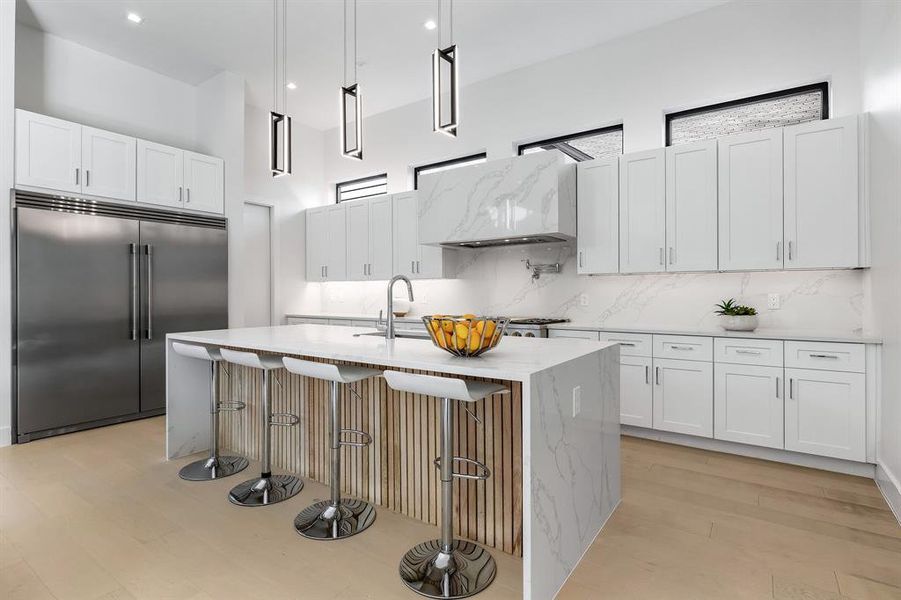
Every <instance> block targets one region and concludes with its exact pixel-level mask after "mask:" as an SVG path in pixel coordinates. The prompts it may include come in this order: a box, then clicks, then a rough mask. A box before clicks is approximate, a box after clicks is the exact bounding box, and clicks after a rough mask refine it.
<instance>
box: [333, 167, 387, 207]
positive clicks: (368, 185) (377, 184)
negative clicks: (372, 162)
mask: <svg viewBox="0 0 901 600" xmlns="http://www.w3.org/2000/svg"><path fill="white" fill-rule="evenodd" d="M387 193H388V174H387V173H382V174H381V175H372V176H371V177H363V178H361V179H351V180H350V181H342V182H340V183H337V184H335V199H336V201H337V202H346V201H347V200H359V199H361V198H370V197H372V196H381V195H382V194H387Z"/></svg>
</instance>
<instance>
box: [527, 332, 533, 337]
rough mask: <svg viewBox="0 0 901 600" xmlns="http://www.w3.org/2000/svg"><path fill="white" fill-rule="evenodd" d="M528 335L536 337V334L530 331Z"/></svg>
mask: <svg viewBox="0 0 901 600" xmlns="http://www.w3.org/2000/svg"><path fill="white" fill-rule="evenodd" d="M526 337H535V334H534V333H532V332H531V331H530V332H529V333H527V334H526Z"/></svg>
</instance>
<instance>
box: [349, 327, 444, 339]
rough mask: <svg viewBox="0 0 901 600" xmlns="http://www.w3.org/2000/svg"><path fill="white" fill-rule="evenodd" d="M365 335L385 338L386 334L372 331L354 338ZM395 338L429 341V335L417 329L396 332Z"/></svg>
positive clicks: (356, 335)
mask: <svg viewBox="0 0 901 600" xmlns="http://www.w3.org/2000/svg"><path fill="white" fill-rule="evenodd" d="M364 335H371V336H375V337H385V332H384V331H371V332H369V333H355V334H354V337H360V336H364ZM394 337H399V338H409V339H414V340H427V339H429V334H428V332H426V331H416V330H415V329H411V330H407V331H404V330H395V331H394Z"/></svg>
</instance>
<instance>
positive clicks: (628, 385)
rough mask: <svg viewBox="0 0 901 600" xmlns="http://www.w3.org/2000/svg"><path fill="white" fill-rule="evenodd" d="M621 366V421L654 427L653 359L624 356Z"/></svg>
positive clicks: (638, 425) (626, 423) (624, 423)
mask: <svg viewBox="0 0 901 600" xmlns="http://www.w3.org/2000/svg"><path fill="white" fill-rule="evenodd" d="M619 364H620V368H619V382H620V383H619V422H620V423H622V424H623V425H635V426H637V427H652V426H653V423H654V409H653V392H654V386H653V385H652V384H651V366H652V365H651V359H650V358H643V357H638V356H622V357H621V358H620V363H619Z"/></svg>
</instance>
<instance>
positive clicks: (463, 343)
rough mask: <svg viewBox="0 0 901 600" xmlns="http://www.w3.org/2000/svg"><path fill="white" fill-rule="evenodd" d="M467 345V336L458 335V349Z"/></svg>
mask: <svg viewBox="0 0 901 600" xmlns="http://www.w3.org/2000/svg"><path fill="white" fill-rule="evenodd" d="M465 347H466V338H464V337H458V338H457V350H462V349H463V348H465Z"/></svg>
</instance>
